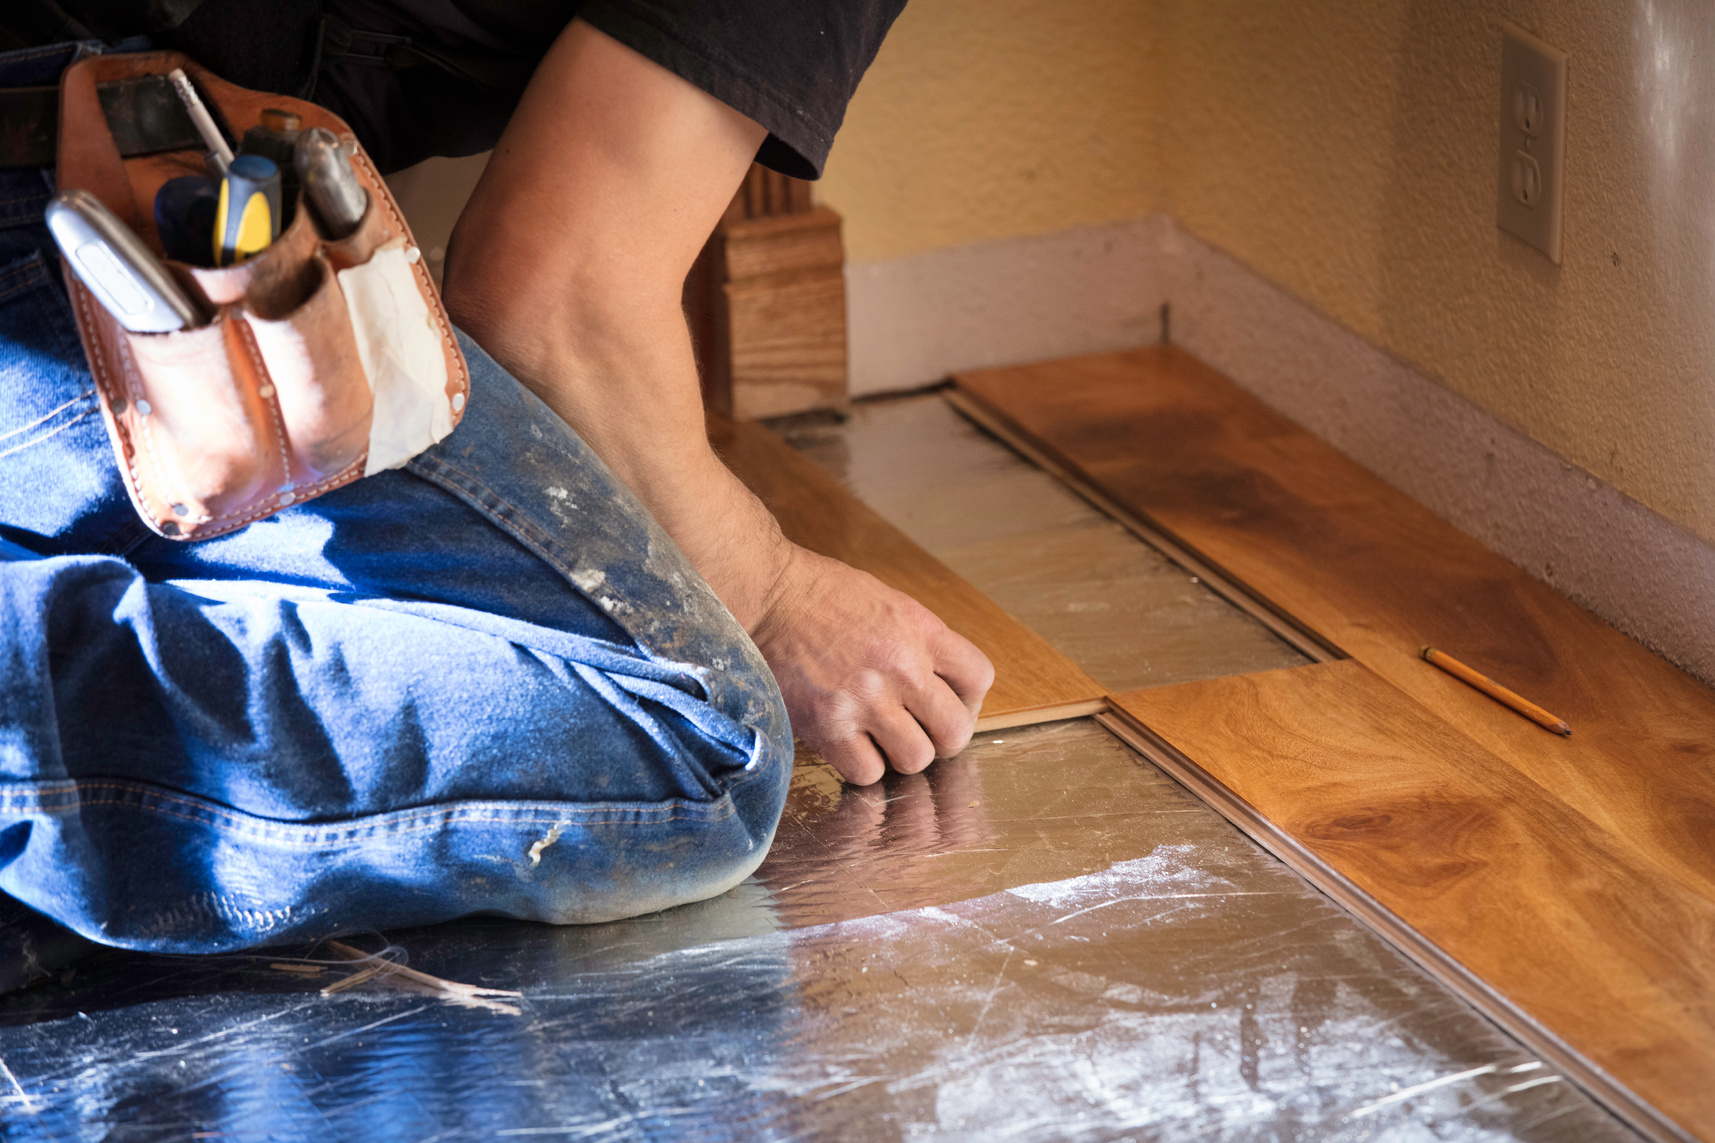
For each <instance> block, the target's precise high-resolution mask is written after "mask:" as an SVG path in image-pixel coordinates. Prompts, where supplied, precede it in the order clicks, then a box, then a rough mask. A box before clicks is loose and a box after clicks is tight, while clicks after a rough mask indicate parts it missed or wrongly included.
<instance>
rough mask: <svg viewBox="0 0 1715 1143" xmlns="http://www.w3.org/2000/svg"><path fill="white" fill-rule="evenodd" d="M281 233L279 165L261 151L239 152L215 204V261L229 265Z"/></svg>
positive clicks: (258, 251)
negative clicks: (251, 153)
mask: <svg viewBox="0 0 1715 1143" xmlns="http://www.w3.org/2000/svg"><path fill="white" fill-rule="evenodd" d="M278 237H280V168H279V167H277V166H275V164H274V161H273V160H272V159H267V158H264V157H263V156H261V155H239V156H238V157H237V158H235V159H233V160H232V163H231V164H230V165H229V166H228V168H227V171H226V177H225V178H223V179H221V181H220V200H219V201H218V202H217V203H216V204H215V208H214V264H215V265H216V266H231V265H233V264H235V263H238V262H242V261H244V260H245V259H246V258H248V257H250V256H251V255H253V254H257V253H260V252H261V251H263V250H266V249H267V248H268V247H269V246H270V245H271V244H272V243H273V241H274V240H275V239H276V238H278Z"/></svg>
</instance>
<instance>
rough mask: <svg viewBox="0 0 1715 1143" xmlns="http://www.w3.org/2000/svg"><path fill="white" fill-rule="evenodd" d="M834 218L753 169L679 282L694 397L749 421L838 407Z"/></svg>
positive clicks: (842, 381)
mask: <svg viewBox="0 0 1715 1143" xmlns="http://www.w3.org/2000/svg"><path fill="white" fill-rule="evenodd" d="M845 290H846V286H845V249H844V246H843V245H842V243H841V241H840V216H839V215H838V214H836V213H834V212H833V211H831V210H828V209H827V208H826V207H818V206H814V205H812V204H811V203H810V201H809V190H808V184H805V183H802V182H799V181H798V180H796V179H789V178H786V177H785V176H783V175H779V174H776V173H775V172H773V171H768V170H766V169H765V168H762V167H753V168H752V170H751V173H750V175H749V176H747V177H746V179H745V183H744V186H743V187H741V188H740V190H739V193H738V195H737V196H735V198H734V199H733V205H732V206H731V207H729V208H728V210H727V214H726V217H725V218H723V219H722V221H721V223H720V225H719V226H718V227H716V229H715V233H714V234H713V235H712V236H711V237H710V239H709V243H708V245H707V246H706V247H705V248H704V250H703V252H702V255H701V256H700V257H699V258H698V260H697V265H696V266H695V267H694V268H693V269H692V271H691V275H690V277H689V278H688V279H687V280H686V284H685V310H686V314H687V315H688V318H689V320H690V324H691V330H692V338H693V341H694V342H695V344H696V348H697V358H698V365H699V368H700V370H701V373H702V379H703V400H704V404H705V405H707V406H708V407H709V408H710V409H712V410H714V411H715V412H717V413H720V414H721V415H723V416H730V417H737V418H739V419H741V420H751V419H755V418H760V417H772V416H780V415H783V414H786V413H799V412H805V411H807V410H810V409H826V408H836V407H838V406H840V405H842V404H844V403H845V400H846V294H845Z"/></svg>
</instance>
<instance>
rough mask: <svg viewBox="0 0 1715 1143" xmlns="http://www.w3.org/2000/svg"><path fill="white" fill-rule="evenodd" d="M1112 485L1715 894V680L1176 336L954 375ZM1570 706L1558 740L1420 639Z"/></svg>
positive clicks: (1527, 691) (1156, 520) (1545, 699)
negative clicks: (1687, 667) (1426, 655)
mask: <svg viewBox="0 0 1715 1143" xmlns="http://www.w3.org/2000/svg"><path fill="white" fill-rule="evenodd" d="M958 382H959V384H960V386H961V387H962V389H963V391H964V392H966V393H968V394H969V395H971V396H973V397H975V398H976V399H977V400H979V401H980V402H982V403H983V404H984V405H985V406H986V407H987V409H989V410H990V411H991V412H993V413H994V414H996V415H997V416H999V417H1002V418H1004V419H1006V420H1007V421H1008V422H1009V423H1010V424H1011V425H1012V426H1014V427H1016V428H1017V429H1018V431H1020V432H1021V433H1023V434H1025V435H1027V436H1028V437H1029V438H1030V439H1031V440H1032V442H1033V443H1034V444H1035V445H1037V446H1038V447H1040V448H1041V449H1042V450H1043V451H1044V452H1046V453H1048V454H1050V455H1051V456H1053V457H1054V458H1055V459H1056V460H1057V461H1059V462H1061V463H1064V464H1065V465H1066V466H1067V467H1068V468H1070V469H1072V470H1074V471H1076V472H1078V473H1079V474H1081V475H1082V476H1084V477H1085V478H1087V479H1089V480H1090V481H1091V482H1093V483H1095V484H1097V485H1099V486H1100V487H1101V488H1102V489H1103V490H1104V491H1105V492H1107V493H1108V494H1109V495H1111V496H1112V497H1113V498H1114V499H1115V500H1116V501H1118V502H1120V503H1121V504H1123V505H1124V506H1125V507H1126V508H1128V509H1129V510H1131V511H1133V512H1135V513H1137V514H1138V515H1140V516H1142V517H1144V518H1146V519H1147V520H1149V521H1150V522H1152V523H1153V524H1155V525H1157V526H1158V527H1160V528H1161V529H1162V530H1164V531H1165V532H1167V533H1169V534H1170V535H1171V536H1172V537H1174V538H1175V539H1176V540H1178V541H1179V542H1181V543H1183V544H1184V545H1186V546H1188V547H1190V548H1192V549H1194V550H1195V551H1196V552H1197V553H1199V554H1200V555H1202V556H1203V557H1205V558H1207V559H1208V560H1210V561H1212V562H1213V563H1214V564H1216V565H1218V566H1219V567H1220V568H1222V569H1224V570H1225V572H1226V573H1227V574H1229V575H1230V576H1232V577H1233V578H1235V579H1237V580H1238V581H1240V582H1242V583H1244V584H1245V585H1247V586H1248V587H1249V588H1251V589H1252V590H1254V591H1255V592H1256V593H1257V594H1259V595H1261V596H1263V597H1264V598H1266V599H1269V600H1271V601H1273V602H1274V603H1275V604H1277V605H1278V606H1280V607H1281V608H1283V609H1284V610H1286V611H1287V612H1289V613H1290V614H1292V615H1293V616H1295V617H1296V618H1297V619H1298V620H1300V621H1302V622H1303V623H1305V624H1306V625H1307V626H1309V627H1310V628H1312V629H1313V630H1315V631H1316V632H1317V633H1319V634H1320V635H1322V636H1323V637H1325V638H1327V639H1328V640H1330V641H1331V642H1333V643H1334V644H1336V645H1337V646H1339V647H1340V648H1341V649H1343V650H1344V651H1346V652H1347V653H1349V654H1350V655H1352V656H1353V657H1354V658H1356V659H1358V660H1360V661H1361V662H1363V663H1365V664H1366V665H1367V666H1369V667H1370V668H1372V669H1373V670H1374V671H1376V672H1377V673H1378V674H1380V675H1381V676H1382V677H1384V678H1386V679H1387V680H1389V681H1390V682H1392V683H1393V684H1395V685H1396V686H1398V687H1399V688H1400V689H1402V690H1404V691H1405V692H1407V693H1408V694H1410V695H1412V696H1413V697H1414V698H1416V699H1418V700H1419V701H1421V702H1423V703H1424V704H1425V705H1426V706H1428V707H1429V708H1431V709H1432V710H1434V711H1435V712H1436V713H1437V714H1438V715H1440V716H1441V717H1443V718H1445V719H1446V720H1448V721H1449V722H1451V723H1452V724H1453V725H1454V726H1455V727H1456V728H1457V729H1458V730H1460V731H1461V732H1463V733H1465V734H1467V735H1469V736H1470V737H1471V738H1473V739H1475V740H1476V741H1477V742H1478V743H1480V744H1481V745H1482V746H1483V747H1484V748H1486V749H1487V750H1489V751H1491V752H1493V753H1494V754H1495V755H1496V756H1498V757H1499V758H1501V759H1503V760H1505V761H1506V762H1507V763H1508V764H1510V765H1511V766H1513V767H1515V768H1516V769H1517V770H1518V771H1520V772H1521V773H1523V774H1525V775H1527V776H1529V777H1530V778H1532V779H1533V780H1534V781H1536V782H1537V783H1538V784H1540V785H1541V786H1542V787H1544V788H1546V789H1551V790H1553V791H1555V793H1556V794H1558V795H1559V796H1560V797H1561V798H1563V799H1564V800H1565V801H1566V802H1567V803H1568V804H1569V805H1570V806H1572V807H1573V808H1575V809H1576V810H1578V811H1579V812H1580V813H1582V814H1584V815H1585V816H1587V817H1588V818H1590V819H1591V820H1592V821H1594V822H1597V823H1599V824H1600V825H1601V826H1603V827H1604V828H1605V829H1607V830H1608V831H1609V832H1610V833H1612V834H1614V835H1616V836H1620V837H1623V838H1625V839H1626V840H1627V841H1628V842H1629V843H1630V844H1631V845H1632V847H1633V853H1634V857H1638V858H1639V859H1640V864H1641V865H1642V866H1643V867H1645V868H1650V867H1653V868H1656V869H1659V870H1661V871H1663V872H1664V873H1665V874H1667V875H1669V876H1674V877H1678V878H1682V879H1686V880H1687V881H1688V882H1689V883H1693V884H1695V885H1697V886H1698V888H1699V891H1700V892H1703V893H1705V894H1711V895H1715V692H1711V691H1710V689H1709V688H1707V687H1705V686H1704V685H1703V684H1702V683H1700V682H1698V681H1697V680H1695V679H1693V678H1691V677H1690V676H1689V675H1686V674H1685V673H1684V672H1682V671H1680V670H1678V669H1677V668H1675V667H1673V666H1672V665H1671V664H1669V663H1667V662H1665V661H1664V660H1662V659H1660V658H1658V657H1657V656H1655V655H1653V654H1651V653H1650V652H1649V651H1647V650H1645V649H1644V648H1642V647H1640V646H1639V645H1638V644H1637V643H1635V642H1633V641H1632V640H1631V639H1629V638H1627V637H1626V636H1624V635H1623V634H1621V633H1620V632H1618V631H1616V630H1614V629H1613V628H1612V627H1610V626H1608V625H1607V624H1606V623H1604V622H1602V621H1601V620H1600V619H1598V618H1596V617H1595V616H1593V615H1591V614H1590V613H1589V612H1588V611H1585V610H1584V609H1583V608H1581V607H1579V606H1578V605H1577V604H1575V603H1573V602H1571V601H1570V600H1568V599H1566V598H1565V597H1564V596H1562V595H1560V594H1559V593H1558V592H1556V591H1554V590H1553V589H1552V588H1550V587H1548V586H1547V585H1545V584H1542V583H1540V582H1538V581H1536V580H1535V579H1533V578H1531V577H1530V576H1529V575H1528V574H1526V573H1525V572H1524V571H1522V570H1521V569H1519V568H1518V567H1516V566H1514V565H1513V564H1511V563H1509V562H1507V561H1506V560H1505V559H1503V558H1502V557H1500V556H1498V555H1496V554H1494V553H1493V552H1490V551H1488V550H1487V549H1485V548H1484V547H1482V545H1480V544H1479V543H1477V542H1476V541H1475V540H1473V539H1471V538H1470V537H1468V536H1466V535H1464V534H1463V533H1461V532H1459V531H1458V530H1457V529H1455V528H1454V527H1452V525H1450V524H1448V523H1446V522H1445V521H1443V520H1441V519H1440V518H1439V517H1437V516H1435V515H1434V514H1433V513H1431V512H1429V510H1428V509H1426V508H1424V507H1423V506H1421V505H1419V504H1417V503H1416V502H1415V501H1413V500H1411V499H1410V498H1409V497H1407V496H1405V495H1404V494H1403V493H1401V492H1399V491H1398V490H1396V489H1394V488H1392V487H1390V486H1389V485H1387V484H1386V483H1384V482H1383V481H1381V480H1380V479H1379V478H1377V477H1375V476H1374V475H1372V474H1370V473H1369V472H1367V471H1365V470H1364V469H1363V468H1361V467H1360V466H1358V465H1357V464H1356V463H1354V462H1353V461H1351V460H1350V459H1348V458H1347V457H1345V456H1343V455H1342V454H1340V453H1339V452H1338V451H1336V450H1335V449H1333V448H1332V447H1331V446H1329V445H1327V444H1326V443H1324V442H1322V441H1320V440H1318V439H1316V438H1315V437H1313V436H1311V435H1310V434H1309V433H1308V432H1306V431H1305V430H1303V429H1301V428H1299V427H1298V426H1297V425H1295V424H1293V423H1292V422H1291V421H1289V420H1287V419H1286V418H1285V417H1283V416H1281V415H1280V414H1278V413H1275V412H1274V411H1273V410H1271V409H1269V408H1268V407H1267V406H1265V405H1263V404H1262V402H1260V401H1259V400H1257V399H1256V398H1255V397H1252V396H1251V395H1249V394H1248V393H1245V392H1244V391H1243V390H1241V389H1239V388H1238V386H1236V385H1235V384H1233V383H1232V382H1231V381H1230V380H1228V379H1227V378H1225V377H1223V376H1221V375H1220V374H1219V373H1217V372H1215V371H1214V370H1212V369H1209V368H1208V367H1207V366H1204V365H1203V364H1201V363H1200V362H1198V361H1196V360H1195V359H1194V358H1192V357H1190V356H1189V355H1187V354H1185V353H1183V352H1182V351H1179V350H1177V349H1174V348H1172V347H1152V348H1150V349H1144V350H1135V351H1130V352H1125V353H1116V354H1104V355H1098V356H1092V357H1084V358H1074V359H1070V360H1066V361H1060V362H1048V363H1043V364H1039V365H1028V366H1020V367H1016V368H1009V369H997V370H987V371H981V372H974V373H969V374H964V375H961V376H960V377H959V378H958ZM1425 643H1432V644H1434V645H1436V646H1438V647H1440V648H1442V649H1443V650H1445V651H1447V652H1448V653H1449V654H1452V655H1454V656H1455V657H1457V658H1459V659H1462V660H1463V661H1465V662H1467V663H1469V664H1470V665H1472V666H1473V667H1475V668H1476V669H1477V670H1479V671H1482V672H1483V673H1485V674H1488V675H1490V676H1491V677H1493V678H1495V679H1497V680H1499V681H1501V682H1502V683H1504V684H1505V685H1507V686H1509V687H1511V688H1512V689H1514V690H1516V691H1518V692H1519V693H1521V694H1523V695H1525V696H1526V697H1528V698H1530V699H1531V700H1532V701H1534V702H1536V703H1539V704H1540V705H1542V706H1544V707H1546V708H1547V709H1549V710H1551V711H1553V712H1554V713H1556V714H1557V715H1559V716H1561V717H1563V718H1565V719H1567V720H1568V721H1569V722H1570V723H1571V724H1572V727H1573V735H1572V737H1571V738H1569V739H1561V738H1557V737H1555V736H1554V735H1551V734H1549V733H1547V732H1545V731H1543V730H1542V729H1541V728H1539V727H1537V726H1535V725H1534V724H1532V723H1530V722H1529V721H1527V720H1525V719H1523V718H1521V717H1519V716H1518V715H1516V714H1514V713H1513V712H1511V711H1509V710H1507V709H1505V708H1504V707H1502V706H1500V705H1498V704H1496V703H1494V702H1493V701H1492V700H1490V699H1488V698H1485V697H1484V696H1482V695H1480V694H1478V693H1477V692H1475V691H1473V690H1471V689H1470V688H1469V687H1466V686H1465V685H1464V684H1462V683H1460V682H1458V681H1457V680H1455V679H1452V678H1450V677H1449V676H1447V675H1445V674H1443V673H1442V672H1440V671H1438V670H1436V669H1435V668H1433V667H1431V666H1430V665H1429V664H1427V663H1424V662H1423V661H1422V660H1421V659H1419V658H1418V650H1419V648H1420V647H1421V646H1422V645H1423V644H1425Z"/></svg>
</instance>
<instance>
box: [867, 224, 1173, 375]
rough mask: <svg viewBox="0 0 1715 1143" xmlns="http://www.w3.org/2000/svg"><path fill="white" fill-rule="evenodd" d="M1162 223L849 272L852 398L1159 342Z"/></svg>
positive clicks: (916, 257)
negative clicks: (969, 372) (958, 373)
mask: <svg viewBox="0 0 1715 1143" xmlns="http://www.w3.org/2000/svg"><path fill="white" fill-rule="evenodd" d="M1171 225H1172V224H1171V223H1170V222H1169V221H1168V220H1167V219H1166V217H1165V216H1162V215H1152V216H1150V217H1148V218H1140V219H1134V220H1131V221H1127V222H1118V223H1114V224H1113V225H1110V226H1097V227H1088V228H1084V229H1080V230H1065V231H1061V232H1060V233H1058V234H1047V235H1041V236H1038V237H1031V238H1014V239H1007V240H1004V241H1000V242H984V243H979V244H977V245H973V246H949V247H944V248H943V249H940V250H930V251H928V252H927V253H923V254H912V255H909V256H907V257H904V258H898V259H895V260H893V261H890V262H857V263H851V264H848V265H847V266H846V335H847V344H848V345H849V346H850V351H849V352H850V369H851V374H850V377H851V380H850V385H851V392H852V395H853V396H863V395H864V394H867V393H886V392H893V391H897V390H901V389H913V388H917V387H919V386H922V385H927V384H930V383H932V382H935V381H938V380H940V379H942V378H944V377H946V376H947V375H948V374H949V373H951V372H953V371H955V370H958V369H979V368H982V367H984V366H989V365H1011V364H1013V363H1015V362H1020V361H1039V360H1042V359H1044V358H1050V357H1068V356H1071V355H1072V354H1075V353H1100V352H1102V351H1104V350H1110V349H1124V348H1126V347H1128V346H1133V345H1138V344H1140V343H1142V342H1146V341H1154V340H1155V339H1156V338H1157V337H1158V336H1159V333H1160V316H1159V315H1160V309H1161V302H1162V300H1163V298H1164V297H1165V292H1164V288H1163V283H1162V280H1161V277H1160V269H1161V259H1160V251H1161V249H1162V245H1163V242H1164V235H1165V232H1166V231H1167V229H1169V228H1170V227H1171Z"/></svg>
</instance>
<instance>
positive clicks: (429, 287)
mask: <svg viewBox="0 0 1715 1143" xmlns="http://www.w3.org/2000/svg"><path fill="white" fill-rule="evenodd" d="M356 157H357V158H358V159H360V160H362V162H363V166H364V169H365V170H366V171H368V172H369V176H370V178H371V179H372V180H373V181H374V184H375V185H378V186H381V187H386V185H387V180H385V179H383V178H382V177H381V173H380V172H379V171H377V170H376V169H375V164H374V163H372V162H370V161H369V155H368V153H367V152H365V151H362V150H359V151H358V152H357V156H356ZM383 201H384V202H386V204H387V214H388V217H390V218H392V219H393V221H394V222H395V223H396V224H397V225H398V227H399V231H400V233H401V234H403V233H407V232H408V231H409V230H410V227H409V226H408V225H407V224H406V222H405V219H404V216H402V215H401V214H400V213H399V210H398V207H397V206H396V205H395V204H394V202H393V194H392V192H391V191H388V192H386V193H385V194H384V195H383ZM411 268H412V270H413V271H415V273H416V276H417V288H418V289H419V290H420V291H422V293H423V294H424V295H425V296H427V297H428V299H429V301H430V302H431V303H432V304H433V305H434V307H435V317H436V319H437V321H436V325H437V327H438V328H439V331H440V334H441V344H442V345H443V346H444V347H447V348H450V349H451V351H452V352H451V357H452V360H453V362H454V363H455V364H456V365H457V367H458V376H459V391H460V392H462V393H464V394H465V399H466V400H467V401H468V400H469V399H470V370H469V368H467V367H466V365H465V359H464V354H463V353H461V352H459V348H458V339H457V338H455V337H454V336H453V322H452V319H451V318H449V317H448V316H447V311H446V307H445V306H443V305H442V304H441V295H440V293H439V291H437V290H436V289H435V280H434V278H432V277H430V276H429V268H428V267H427V266H426V265H424V263H423V260H422V259H421V258H419V259H417V261H416V263H415V264H414V265H413V266H412V267H411ZM447 348H443V349H442V351H441V352H442V353H443V354H445V353H447ZM457 415H458V418H459V419H460V420H461V421H462V420H463V419H464V411H463V410H462V409H461V410H459V411H458V414H457Z"/></svg>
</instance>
